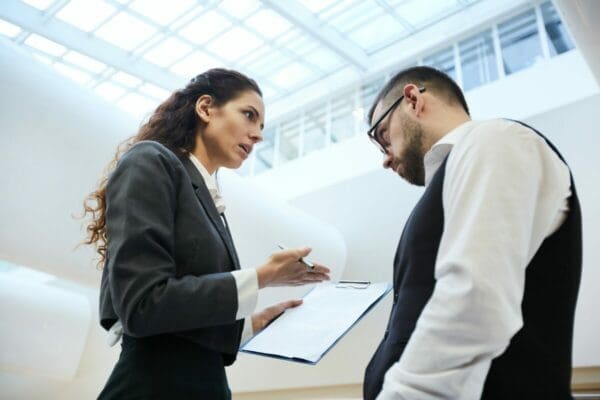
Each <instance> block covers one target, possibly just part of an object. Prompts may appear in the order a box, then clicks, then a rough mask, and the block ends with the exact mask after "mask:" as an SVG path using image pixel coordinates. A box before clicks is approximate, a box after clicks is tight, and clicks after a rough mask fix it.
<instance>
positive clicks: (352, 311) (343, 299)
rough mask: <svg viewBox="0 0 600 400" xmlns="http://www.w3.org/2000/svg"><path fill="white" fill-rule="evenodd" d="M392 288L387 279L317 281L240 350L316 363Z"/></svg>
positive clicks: (293, 360)
mask: <svg viewBox="0 0 600 400" xmlns="http://www.w3.org/2000/svg"><path fill="white" fill-rule="evenodd" d="M391 289H392V285H391V284H390V283H388V282H381V283H371V282H368V281H339V282H334V283H329V282H327V283H320V284H318V285H316V286H315V287H314V288H313V289H311V290H310V291H309V292H308V293H307V294H306V295H305V296H304V297H303V299H304V302H303V304H302V305H301V306H299V307H297V308H293V309H288V310H286V312H285V313H283V314H282V315H281V316H280V317H279V318H277V319H276V320H275V321H273V322H272V323H271V324H270V325H269V326H267V327H266V328H265V329H263V330H262V331H261V332H259V333H258V334H256V335H255V336H254V337H252V338H251V339H250V340H248V341H247V342H246V343H244V344H243V346H241V349H240V351H242V352H244V353H248V354H253V355H258V356H264V357H271V358H276V359H280V360H285V361H292V362H299V363H303V364H308V365H316V364H317V363H318V362H319V361H320V360H321V359H322V358H323V357H324V356H325V355H326V354H327V353H328V352H329V351H330V350H331V349H332V348H333V347H334V346H335V345H336V344H337V343H338V342H339V341H340V340H341V338H342V337H344V336H345V335H346V334H347V333H348V332H349V331H350V330H351V329H352V328H353V327H354V326H355V325H356V324H357V323H358V321H360V320H361V319H362V318H363V317H364V316H365V315H366V314H367V313H368V312H369V311H371V310H372V309H373V308H374V307H375V306H376V305H377V303H379V302H380V301H381V300H382V299H383V298H384V297H385V295H386V294H387V293H388V292H389V291H390V290H391Z"/></svg>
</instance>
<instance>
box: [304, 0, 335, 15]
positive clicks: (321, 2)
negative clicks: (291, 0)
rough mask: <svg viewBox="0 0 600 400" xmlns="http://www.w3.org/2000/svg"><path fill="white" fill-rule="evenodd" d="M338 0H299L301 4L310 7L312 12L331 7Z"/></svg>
mask: <svg viewBox="0 0 600 400" xmlns="http://www.w3.org/2000/svg"><path fill="white" fill-rule="evenodd" d="M335 1H336V0H298V2H299V3H300V4H302V5H303V6H304V7H306V8H308V9H309V10H310V11H311V12H313V13H317V12H319V11H321V10H322V9H324V8H326V7H329V6H330V5H331V4H333V3H334V2H335Z"/></svg>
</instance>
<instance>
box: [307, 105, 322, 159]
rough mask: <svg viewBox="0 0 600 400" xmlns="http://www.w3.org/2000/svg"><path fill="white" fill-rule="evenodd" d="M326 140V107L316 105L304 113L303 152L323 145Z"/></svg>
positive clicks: (309, 151)
mask: <svg viewBox="0 0 600 400" xmlns="http://www.w3.org/2000/svg"><path fill="white" fill-rule="evenodd" d="M326 141H327V109H326V108H325V107H317V108H313V109H311V110H308V111H306V112H305V114H304V154H309V153H311V152H313V151H315V150H319V149H321V148H323V147H325V144H326Z"/></svg>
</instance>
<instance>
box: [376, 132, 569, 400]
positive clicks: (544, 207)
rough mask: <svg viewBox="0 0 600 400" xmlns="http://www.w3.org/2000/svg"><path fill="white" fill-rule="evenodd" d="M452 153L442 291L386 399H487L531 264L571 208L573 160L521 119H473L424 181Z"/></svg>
mask: <svg viewBox="0 0 600 400" xmlns="http://www.w3.org/2000/svg"><path fill="white" fill-rule="evenodd" d="M448 154H449V155H448ZM446 156H448V161H447V164H446V171H445V177H444V186H443V191H442V203H443V209H444V231H443V234H442V238H441V242H440V246H439V250H438V254H437V258H436V263H435V278H436V284H435V288H434V291H433V294H432V296H431V298H430V299H429V301H428V303H427V304H426V306H425V308H424V309H423V312H422V314H421V316H420V318H419V320H418V321H417V324H416V327H415V330H414V332H413V334H412V336H411V338H410V340H409V342H408V343H407V345H406V348H405V350H404V353H403V354H402V356H401V357H400V360H399V361H398V362H396V363H395V364H394V365H393V366H392V367H391V368H390V369H389V370H388V372H387V373H386V375H385V379H384V383H383V389H382V391H381V393H380V394H379V396H378V397H377V399H379V400H384V399H411V400H412V399H419V400H425V399H465V400H470V399H479V398H480V397H481V393H482V390H483V385H484V383H485V379H486V377H487V373H488V370H489V368H490V364H491V362H492V360H493V359H494V358H495V357H497V356H499V355H500V354H502V353H503V352H504V350H505V349H506V348H507V347H508V345H509V342H510V340H511V338H512V337H513V335H514V334H515V333H516V332H517V331H518V330H519V329H520V328H521V326H522V325H523V319H522V315H521V301H522V299H523V291H524V285H525V269H526V266H527V265H528V264H529V262H530V261H531V259H532V258H533V256H534V255H535V253H536V252H537V250H538V249H539V247H540V245H541V243H542V242H543V241H544V239H545V238H546V237H548V236H550V235H551V234H552V233H553V232H555V231H556V230H557V229H558V228H559V227H560V225H561V224H562V223H563V222H564V220H565V218H566V215H567V213H568V198H569V197H570V195H571V191H570V175H569V170H568V168H567V166H566V165H565V164H564V163H563V162H562V161H561V160H560V159H559V158H558V156H557V155H556V153H554V151H552V149H550V147H549V146H548V145H547V144H546V142H545V141H544V140H543V139H542V138H541V137H540V136H539V135H537V134H536V133H534V132H532V131H531V130H529V129H527V128H525V127H523V126H522V125H520V124H518V123H515V122H512V121H508V120H489V121H469V122H466V123H464V124H462V125H460V126H459V127H457V128H456V129H454V130H452V131H451V132H449V133H448V134H446V135H445V136H444V137H443V138H442V139H440V140H439V141H438V142H437V143H436V144H435V145H434V146H433V147H432V148H431V149H430V150H429V152H428V153H427V154H426V155H425V160H424V161H425V182H426V185H427V184H429V182H431V179H432V177H433V175H434V174H435V172H436V171H437V170H438V168H439V167H440V166H441V164H442V162H443V160H444V159H445V157H446Z"/></svg>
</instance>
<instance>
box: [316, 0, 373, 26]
mask: <svg viewBox="0 0 600 400" xmlns="http://www.w3.org/2000/svg"><path fill="white" fill-rule="evenodd" d="M382 11H383V10H382V9H381V8H380V7H379V6H377V4H375V3H374V2H373V0H363V1H361V2H359V3H356V4H355V5H353V6H352V7H348V8H347V9H345V10H344V11H342V12H341V13H339V14H338V15H336V16H335V17H333V18H331V19H330V20H329V21H328V23H329V24H330V25H331V26H332V27H333V28H335V29H337V30H338V31H339V32H341V33H348V32H349V31H351V30H353V29H355V28H357V27H359V26H364V25H369V26H370V27H371V29H372V30H373V31H377V29H373V27H374V26H380V25H371V23H372V19H373V18H374V17H376V16H377V15H378V14H380V13H381V12H382Z"/></svg>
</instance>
